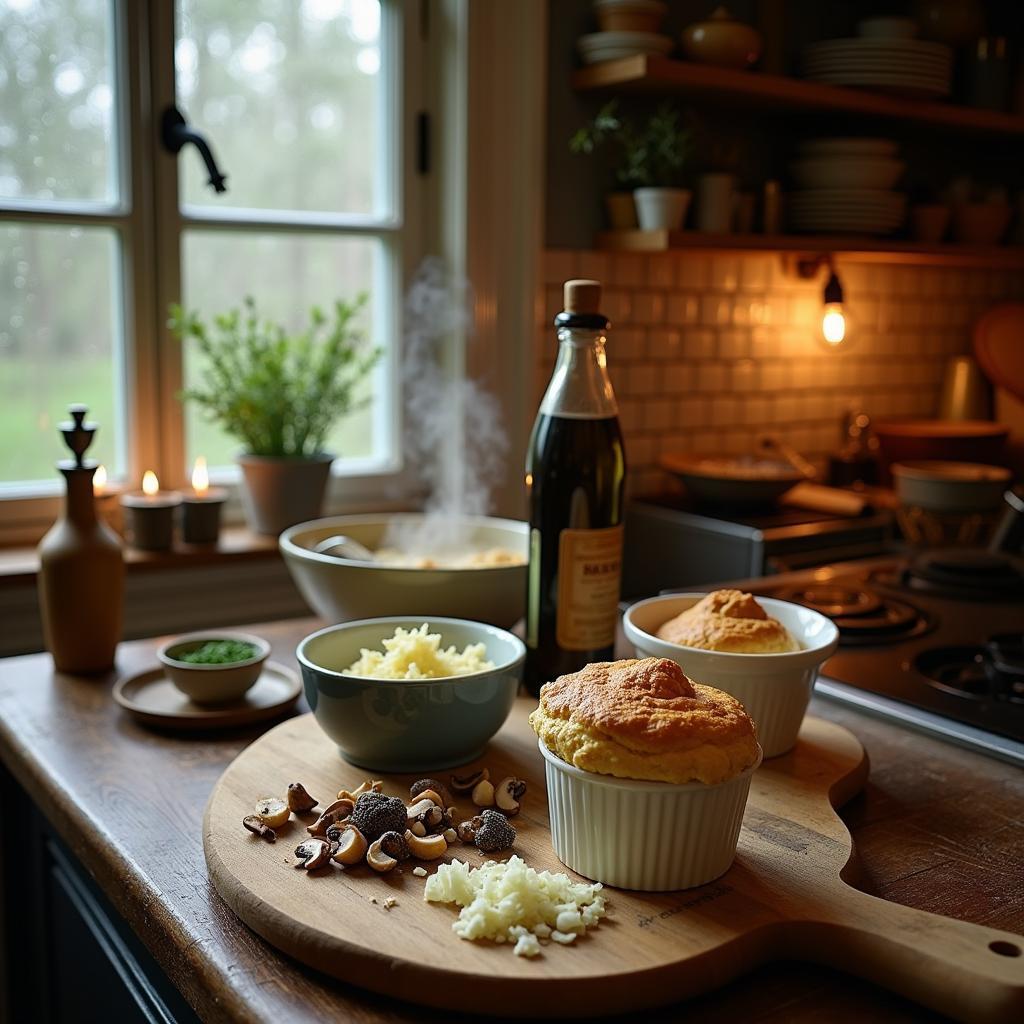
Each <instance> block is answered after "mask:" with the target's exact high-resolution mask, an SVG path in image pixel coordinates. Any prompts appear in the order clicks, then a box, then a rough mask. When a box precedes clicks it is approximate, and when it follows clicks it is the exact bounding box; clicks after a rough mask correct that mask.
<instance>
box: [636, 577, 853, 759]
mask: <svg viewBox="0 0 1024 1024" xmlns="http://www.w3.org/2000/svg"><path fill="white" fill-rule="evenodd" d="M706 596H707V595H706V594H666V595H664V596H662V597H652V598H649V599H648V600H646V601H639V602H637V603H636V604H635V605H633V606H632V607H631V608H630V609H629V610H628V611H627V612H626V615H625V618H624V620H623V628H624V629H625V632H626V637H627V639H628V640H629V642H630V643H631V644H632V645H633V646H634V647H635V648H636V650H637V653H638V654H639V656H640V657H642V658H668V659H669V660H670V661H674V662H675V663H676V664H677V665H679V666H680V668H682V670H683V671H684V672H685V673H686V674H687V675H688V676H689V677H690V678H691V679H692V680H694V682H697V683H704V684H705V685H707V686H714V687H715V688H717V689H719V690H724V691H725V692H726V693H731V694H732V695H733V696H734V697H736V698H737V700H740V701H742V703H743V706H744V708H746V711H747V714H748V715H750V717H751V718H752V719H753V720H754V724H755V725H756V726H757V738H758V740H759V741H760V743H761V747H762V748H763V749H764V756H765V757H778V756H779V755H780V754H785V753H786V751H788V750H791V749H792V748H793V745H794V744H795V743H796V738H797V734H798V733H799V732H800V724H801V723H802V722H803V720H804V714H805V713H806V712H807V704H808V701H810V699H811V690H812V689H813V688H814V680H815V679H816V678H817V677H818V669H819V668H821V666H822V664H823V663H824V662H825V661H827V660H828V659H829V658H830V657H831V656H832V654H833V653H834V652H835V649H836V647H838V646H839V630H838V629H837V628H836V625H835V623H834V622H833V621H832V620H831V619H829V618H827V617H826V616H824V615H822V614H821V613H820V612H816V611H813V610H812V609H810V608H805V607H804V606H803V605H799V604H793V603H791V602H790V601H779V600H777V599H776V598H772V597H758V598H757V602H758V604H760V605H761V607H762V608H764V610H765V611H766V612H767V613H768V614H769V615H771V616H772V617H773V618H775V619H778V620H779V622H781V623H782V624H783V625H784V626H785V627H786V629H788V630H789V632H790V633H791V634H792V635H793V636H794V637H795V638H796V640H797V641H798V642H799V644H800V650H799V651H785V652H783V653H781V654H733V653H731V652H727V651H707V650H704V649H703V648H700V647H684V646H683V645H681V644H673V643H669V642H668V641H667V640H662V639H660V638H659V637H657V636H656V635H655V634H656V633H657V632H658V630H659V629H660V628H661V627H662V626H663V625H664V624H665V623H666V622H668V620H669V619H673V618H675V617H676V616H677V615H678V614H679V613H680V612H682V611H685V610H686V609H687V608H690V607H691V606H693V605H695V604H696V603H697V602H698V601H699V600H701V598H703V597H706Z"/></svg>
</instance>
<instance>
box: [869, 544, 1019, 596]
mask: <svg viewBox="0 0 1024 1024" xmlns="http://www.w3.org/2000/svg"><path fill="white" fill-rule="evenodd" d="M869 580H870V581H871V582H873V583H875V584H877V585H878V586H882V587H889V588H894V589H897V590H910V591H916V592H918V593H921V594H934V595H935V596H936V597H952V598H959V599H962V600H966V601H1024V568H1021V567H1020V566H1019V565H1018V563H1017V562H1016V561H1015V560H1013V559H1011V558H1010V557H1008V556H1006V555H999V554H994V553H992V552H989V551H975V550H970V549H955V548H954V549H949V550H943V551H932V552H928V553H926V554H923V555H919V556H918V557H917V558H915V559H914V560H913V561H912V562H911V563H910V565H909V566H907V567H906V568H902V569H900V568H896V569H881V570H878V571H876V572H873V573H871V575H870V576H869Z"/></svg>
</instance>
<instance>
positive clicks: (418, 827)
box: [409, 821, 427, 836]
mask: <svg viewBox="0 0 1024 1024" xmlns="http://www.w3.org/2000/svg"><path fill="white" fill-rule="evenodd" d="M409 831H410V832H411V833H412V834H413V835H414V836H425V835H426V834H427V827H426V825H424V824H423V822H422V821H414V822H413V823H412V824H411V825H410V826H409Z"/></svg>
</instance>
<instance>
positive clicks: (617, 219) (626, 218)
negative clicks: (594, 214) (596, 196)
mask: <svg viewBox="0 0 1024 1024" xmlns="http://www.w3.org/2000/svg"><path fill="white" fill-rule="evenodd" d="M604 208H605V210H606V211H607V213H608V226H609V227H610V228H611V229H612V230H613V231H624V230H628V229H629V228H635V227H636V203H635V202H634V201H633V193H632V192H609V193H607V195H605V197H604Z"/></svg>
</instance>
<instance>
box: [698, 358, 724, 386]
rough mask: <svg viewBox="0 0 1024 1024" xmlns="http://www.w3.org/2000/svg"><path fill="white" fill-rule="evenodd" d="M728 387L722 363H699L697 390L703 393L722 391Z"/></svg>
mask: <svg viewBox="0 0 1024 1024" xmlns="http://www.w3.org/2000/svg"><path fill="white" fill-rule="evenodd" d="M727 387H728V380H727V375H726V367H725V365H724V364H723V363H701V364H700V365H699V366H698V367H697V389H698V390H699V391H704V392H712V391H724V390H725V389H726V388H727Z"/></svg>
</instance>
